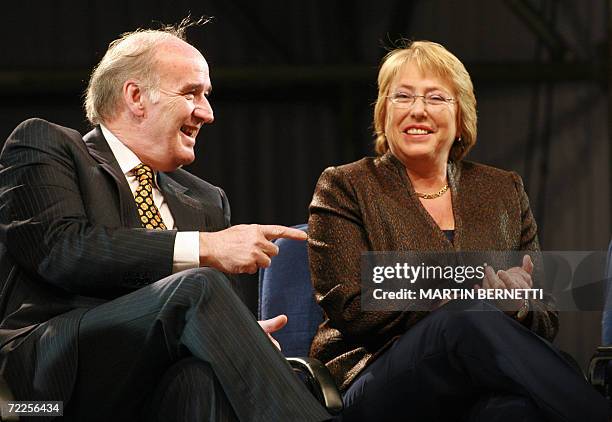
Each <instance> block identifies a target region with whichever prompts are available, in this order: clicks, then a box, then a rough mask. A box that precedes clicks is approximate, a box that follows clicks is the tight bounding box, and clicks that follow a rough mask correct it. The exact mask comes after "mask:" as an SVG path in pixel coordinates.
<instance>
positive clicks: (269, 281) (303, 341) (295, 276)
mask: <svg viewBox="0 0 612 422" xmlns="http://www.w3.org/2000/svg"><path fill="white" fill-rule="evenodd" d="M295 228H297V229H300V230H303V231H307V230H308V226H307V225H306V224H302V225H299V226H295ZM275 243H276V245H277V246H278V247H279V253H278V255H277V256H275V257H274V258H272V265H270V267H269V268H265V269H261V270H260V271H259V312H258V313H259V319H268V318H272V317H274V316H276V315H279V314H285V315H287V317H288V322H287V325H286V326H285V327H284V328H283V329H282V330H280V331H278V332H277V333H274V338H275V339H276V340H277V341H278V342H279V343H280V345H281V348H282V352H283V354H284V355H285V356H286V357H287V360H288V361H289V363H290V364H291V366H292V367H293V369H294V370H295V371H296V372H298V373H300V374H301V375H303V376H304V378H305V380H306V382H307V384H308V387H309V388H310V390H311V391H312V393H313V394H314V395H315V397H317V399H319V401H320V402H321V403H322V404H323V405H324V406H325V407H326V408H327V410H328V411H329V412H330V413H331V414H338V413H340V412H341V410H342V398H341V397H340V394H339V393H338V389H337V387H336V385H335V384H334V381H333V379H332V378H331V375H330V374H329V372H328V371H327V368H326V367H325V366H323V365H322V364H321V363H320V362H319V361H317V360H316V359H310V358H307V357H306V356H308V351H309V350H310V343H311V342H312V339H313V337H314V335H315V333H316V331H317V327H318V326H319V324H321V322H323V313H322V311H321V309H320V308H319V306H318V305H317V304H316V302H315V300H314V292H313V289H312V283H311V281H310V270H309V269H308V253H307V244H306V242H304V241H295V240H289V239H278V240H276V241H275Z"/></svg>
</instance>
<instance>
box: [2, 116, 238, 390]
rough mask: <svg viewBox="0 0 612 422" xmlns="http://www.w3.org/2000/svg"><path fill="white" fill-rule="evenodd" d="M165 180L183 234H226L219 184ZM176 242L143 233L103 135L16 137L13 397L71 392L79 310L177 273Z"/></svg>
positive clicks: (7, 261)
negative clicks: (218, 231)
mask: <svg viewBox="0 0 612 422" xmlns="http://www.w3.org/2000/svg"><path fill="white" fill-rule="evenodd" d="M158 183H159V187H160V189H161V190H162V192H163V194H164V197H165V199H166V200H167V202H168V205H169V207H170V209H171V210H172V214H173V216H174V219H175V224H176V226H177V227H178V229H179V230H199V231H204V230H206V231H217V230H221V229H224V228H226V227H228V226H229V220H230V211H229V204H228V202H227V198H226V196H225V194H224V192H223V191H222V190H221V189H220V188H218V187H215V186H212V185H210V184H208V183H206V182H204V181H203V180H201V179H199V178H197V177H195V176H193V175H191V174H189V173H188V172H186V171H184V170H180V169H179V170H177V171H175V172H172V173H168V174H164V173H161V174H159V177H158ZM175 236H176V231H173V230H167V231H161V230H158V231H150V230H145V229H143V228H141V225H140V222H139V220H138V214H137V211H136V206H135V203H134V199H133V196H132V193H131V191H130V188H129V186H128V184H127V181H126V180H125V176H124V175H123V173H122V172H121V169H120V167H119V165H118V163H117V162H116V160H115V158H114V156H113V154H112V152H111V150H110V148H109V146H108V144H107V143H106V141H105V139H104V137H103V136H102V132H101V130H100V128H99V127H97V128H95V129H94V130H93V131H91V132H89V133H88V134H87V135H85V136H84V137H81V135H80V134H79V133H78V132H76V131H74V130H72V129H68V128H65V127H61V126H58V125H55V124H52V123H49V122H46V121H44V120H40V119H30V120H27V121H25V122H23V123H22V124H20V125H19V126H18V127H17V128H16V129H15V130H14V131H13V133H12V134H11V135H10V136H9V138H8V140H7V142H6V144H5V146H4V149H3V150H2V153H1V154H0V286H1V291H0V317H1V319H2V321H1V323H0V347H2V349H1V353H0V362H1V365H2V366H1V367H0V369H1V370H2V373H3V375H4V376H5V377H6V378H7V380H8V383H9V385H10V386H11V388H12V389H13V390H14V392H15V394H16V396H17V398H21V399H28V400H66V399H67V398H68V397H69V396H70V393H71V389H72V385H73V382H74V377H75V371H76V364H77V353H76V352H77V349H76V339H77V331H78V325H79V321H80V318H81V316H82V314H83V313H84V312H85V311H86V310H87V309H89V308H91V307H93V306H96V305H98V304H101V303H103V302H106V301H108V300H111V299H113V298H116V297H118V296H121V295H123V294H125V293H128V292H130V291H133V290H135V289H138V288H139V287H141V286H143V285H146V284H149V283H152V282H154V281H156V280H159V279H161V278H163V277H166V276H168V275H170V274H171V271H172V257H173V249H174V238H175ZM36 343H38V345H36ZM42 374H44V375H42Z"/></svg>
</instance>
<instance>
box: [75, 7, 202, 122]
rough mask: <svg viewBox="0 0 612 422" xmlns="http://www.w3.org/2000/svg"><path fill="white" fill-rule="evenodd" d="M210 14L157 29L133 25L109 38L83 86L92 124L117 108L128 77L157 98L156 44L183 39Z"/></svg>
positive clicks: (88, 114) (87, 112) (144, 92)
mask: <svg viewBox="0 0 612 422" xmlns="http://www.w3.org/2000/svg"><path fill="white" fill-rule="evenodd" d="M210 19H211V18H206V17H201V18H199V19H192V18H191V17H190V16H188V17H186V18H185V19H183V20H182V21H181V22H180V23H179V24H177V25H164V26H162V27H161V28H159V29H137V30H135V31H133V32H126V33H124V34H121V36H120V37H119V38H118V39H116V40H114V41H112V42H111V43H110V44H109V46H108V50H107V51H106V54H104V57H102V60H100V63H98V65H97V66H96V67H95V68H94V70H93V72H92V74H91V78H90V79H89V83H88V85H87V90H86V91H85V101H84V107H85V112H86V115H87V119H88V120H89V122H90V123H91V124H92V125H97V124H99V123H102V122H103V121H105V120H109V119H112V118H113V117H115V115H116V113H117V112H118V111H119V104H120V102H119V101H120V99H121V95H122V89H123V84H124V83H125V81H127V80H128V79H136V80H138V81H139V82H140V84H141V88H142V89H143V94H145V95H148V97H149V99H150V100H151V101H152V102H157V101H158V99H159V91H158V90H157V88H158V87H159V74H158V73H157V66H156V65H157V63H156V51H157V47H158V46H159V45H160V44H162V43H164V42H166V41H171V40H176V39H179V40H182V41H185V42H186V31H187V29H188V28H190V27H192V26H201V25H204V24H206V23H207V22H209V21H210Z"/></svg>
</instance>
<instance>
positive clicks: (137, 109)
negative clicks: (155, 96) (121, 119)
mask: <svg viewBox="0 0 612 422" xmlns="http://www.w3.org/2000/svg"><path fill="white" fill-rule="evenodd" d="M144 99H145V95H144V92H143V91H142V88H141V87H140V84H139V82H138V81H135V80H133V79H129V80H127V81H125V83H124V84H123V101H124V103H125V105H126V107H127V109H128V110H129V111H130V112H131V113H132V114H133V115H134V116H137V117H143V116H144V110H145V105H144Z"/></svg>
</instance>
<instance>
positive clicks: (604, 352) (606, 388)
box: [588, 346, 612, 398]
mask: <svg viewBox="0 0 612 422" xmlns="http://www.w3.org/2000/svg"><path fill="white" fill-rule="evenodd" d="M611 361H612V346H601V347H598V348H597V351H596V352H595V354H594V355H593V357H592V358H591V362H590V363H589V373H588V379H589V382H590V383H591V385H592V386H593V387H595V388H596V389H597V390H598V391H599V392H601V393H602V394H603V395H604V396H605V397H608V398H610V396H611V394H610V393H611V391H610V384H609V382H608V376H607V372H608V364H609V363H610V362H611Z"/></svg>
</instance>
